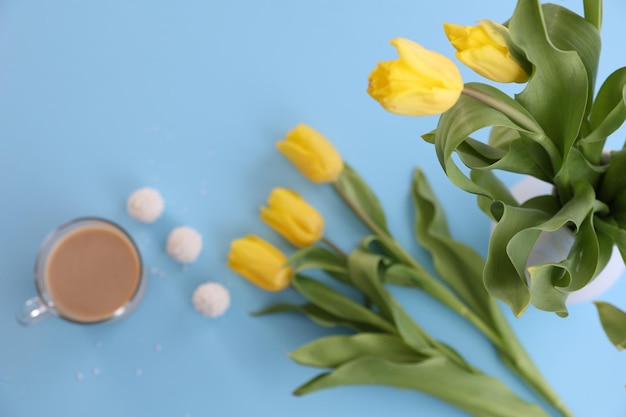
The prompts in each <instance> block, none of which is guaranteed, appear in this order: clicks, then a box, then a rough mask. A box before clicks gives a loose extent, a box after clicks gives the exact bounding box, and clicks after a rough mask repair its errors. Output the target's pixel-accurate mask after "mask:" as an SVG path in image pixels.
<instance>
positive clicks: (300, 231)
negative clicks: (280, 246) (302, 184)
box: [261, 188, 324, 247]
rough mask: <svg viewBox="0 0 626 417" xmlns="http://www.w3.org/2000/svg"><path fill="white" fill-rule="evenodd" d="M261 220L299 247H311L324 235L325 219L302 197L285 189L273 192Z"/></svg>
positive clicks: (262, 208) (276, 189)
mask: <svg viewBox="0 0 626 417" xmlns="http://www.w3.org/2000/svg"><path fill="white" fill-rule="evenodd" d="M267 205H268V207H261V219H262V220H263V221H264V222H265V223H267V224H268V225H269V226H270V227H271V228H272V229H274V230H275V231H277V232H278V233H279V234H281V235H282V236H283V237H284V238H285V239H287V240H288V241H289V242H291V243H293V244H294V245H296V246H298V247H305V246H310V245H312V244H313V243H315V242H317V241H318V240H320V239H321V238H322V236H323V234H324V219H323V218H322V216H321V215H320V214H319V213H318V212H317V210H315V209H314V208H313V207H311V206H310V205H309V204H308V203H307V202H306V201H305V200H304V199H303V198H302V197H300V195H298V194H297V193H295V192H293V191H291V190H287V189H285V188H275V189H274V190H272V192H271V194H270V196H269V198H268V200H267Z"/></svg>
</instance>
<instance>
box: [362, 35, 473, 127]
mask: <svg viewBox="0 0 626 417" xmlns="http://www.w3.org/2000/svg"><path fill="white" fill-rule="evenodd" d="M391 44H392V45H393V46H395V47H396V49H397V50H398V55H399V58H398V59H397V60H395V61H386V62H379V63H378V65H377V66H376V68H374V70H373V71H372V73H371V74H370V76H369V86H368V88H367V93H368V94H369V95H370V96H372V97H373V98H374V99H375V100H377V101H378V102H379V103H380V104H381V106H383V107H384V108H385V109H386V110H388V111H390V112H392V113H396V114H401V115H405V116H429V115H433V114H440V113H443V112H445V111H446V110H448V109H449V108H450V107H452V106H453V105H454V104H455V103H456V102H457V100H458V99H459V96H460V95H461V91H463V79H462V78H461V73H460V72H459V69H458V68H457V67H456V65H454V63H453V62H452V60H450V59H449V58H447V57H445V56H443V55H441V54H439V53H437V52H434V51H430V50H428V49H426V48H424V47H422V46H421V45H419V44H417V43H415V42H413V41H410V40H408V39H403V38H396V39H393V40H392V41H391Z"/></svg>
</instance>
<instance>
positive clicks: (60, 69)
mask: <svg viewBox="0 0 626 417" xmlns="http://www.w3.org/2000/svg"><path fill="white" fill-rule="evenodd" d="M561 4H566V5H568V6H569V7H572V8H573V9H574V10H576V11H579V12H580V10H581V9H582V0H581V1H563V2H561ZM513 7H514V2H513V1H508V2H503V1H499V0H480V1H466V2H461V1H457V0H439V1H435V2H420V1H414V0H412V1H409V0H388V1H385V2H380V1H373V0H364V1H356V0H355V1H346V0H344V1H338V0H317V1H297V2H296V1H287V0H268V1H251V0H250V1H244V0H233V1H223V0H222V1H200V0H186V1H179V2H173V1H165V0H150V1H147V0H131V1H124V2H122V1H103V0H93V1H77V0H59V1H54V2H51V1H42V0H32V1H21V2H20V1H11V0H6V1H2V2H0V202H1V203H0V254H1V255H0V256H1V262H0V417H34V416H39V415H49V416H54V417H57V416H58V417H79V416H80V417H84V416H91V417H104V416H106V417H111V416H154V417H200V416H246V415H272V416H276V417H287V416H301V417H305V416H317V415H332V416H334V415H337V416H339V415H346V416H357V415H358V416H360V417H368V416H379V415H393V416H397V417H400V416H417V415H420V416H442V417H460V416H465V415H466V414H465V413H463V412H461V411H459V410H457V409H455V408H453V407H451V406H449V405H447V404H445V403H442V402H441V401H439V400H436V399H433V398H431V397H428V396H426V395H422V394H420V393H416V392H410V391H401V390H395V389H391V388H387V387H372V386H367V387H345V388H338V389H332V390H327V391H322V392H319V393H314V394H311V395H309V396H305V397H295V396H293V395H292V394H291V392H292V390H293V389H294V388H296V387H297V386H298V385H300V384H301V383H303V382H305V381H306V380H308V379H310V378H312V377H313V376H315V375H316V374H317V373H318V372H319V371H318V370H316V369H313V368H308V367H304V366H301V365H298V364H296V363H294V362H292V361H291V360H290V359H289V357H288V356H287V354H288V353H289V352H291V351H293V350H294V349H295V348H297V347H299V346H301V345H303V344H304V343H306V342H308V341H311V340H314V339H316V338H318V337H320V336H324V335H328V334H332V333H333V331H332V330H329V329H323V328H320V327H318V326H316V325H315V324H313V323H311V322H309V321H308V320H307V319H306V318H304V317H300V316H297V315H289V314H285V315H274V316H267V317H262V318H259V317H252V316H251V315H250V313H251V312H252V311H255V310H258V309H261V308H263V307H266V306H269V305H270V304H272V303H274V302H278V301H292V302H297V301H300V298H299V297H298V296H297V294H296V293H295V292H292V290H286V291H284V292H280V293H267V292H264V291H263V290H261V289H259V288H257V287H255V286H253V285H251V284H250V283H248V282H247V281H245V280H244V279H242V278H240V277H239V276H237V275H236V274H234V273H233V272H231V271H230V270H229V269H228V268H227V267H226V264H225V260H226V256H227V253H228V248H229V244H230V242H231V241H232V240H233V239H235V238H238V237H240V236H243V235H245V234H248V233H257V234H259V235H261V236H263V237H265V238H266V239H268V240H270V241H271V242H273V243H275V244H276V245H277V246H279V247H280V248H281V249H283V250H285V251H286V252H289V251H291V250H292V249H291V248H290V247H289V246H288V245H287V244H286V243H285V242H284V241H282V240H281V239H280V238H279V237H278V236H276V235H275V234H274V233H273V232H272V231H271V230H269V229H268V228H267V227H266V226H265V225H264V224H262V223H261V221H260V220H259V219H258V208H259V206H261V205H262V204H264V202H265V200H266V198H267V195H268V194H269V191H270V190H271V189H272V188H273V187H275V186H284V187H290V188H293V189H295V190H297V191H298V192H299V193H300V194H302V195H303V196H305V197H306V199H307V200H308V201H309V202H310V203H311V204H313V205H314V206H316V207H317V208H318V210H319V211H320V212H322V214H323V215H324V217H325V219H326V223H327V235H328V236H329V237H330V238H332V239H333V240H334V241H335V242H336V243H337V244H338V245H340V246H342V247H343V248H345V249H349V248H350V247H351V246H353V245H354V244H355V243H356V242H357V241H358V240H359V239H360V237H361V236H363V234H364V233H365V232H366V230H365V229H364V227H363V226H362V225H361V224H359V223H358V222H357V221H356V220H355V219H354V218H353V217H352V216H351V215H350V213H349V212H348V210H347V209H346V208H345V207H344V206H343V205H342V203H341V202H340V201H339V200H338V199H337V197H336V196H335V194H333V192H332V189H330V187H328V186H322V185H314V184H312V183H309V182H308V181H307V180H306V179H304V178H303V177H302V176H301V175H300V174H299V173H298V172H297V171H296V170H295V169H294V168H293V166H291V165H290V164H289V163H288V162H287V161H286V160H285V159H284V158H283V157H282V156H281V155H280V154H279V153H278V152H277V151H276V149H275V142H276V141H277V140H279V139H281V138H282V137H283V135H284V134H285V132H287V131H288V130H290V129H291V128H293V127H294V126H295V125H296V124H298V123H301V122H303V123H307V124H310V125H311V126H313V127H315V128H316V129H318V130H320V131H321V132H322V133H323V134H325V135H326V136H327V137H328V138H329V139H330V140H331V141H332V142H333V143H334V145H335V146H336V147H337V149H338V150H339V152H340V153H341V154H342V156H343V157H344V159H345V160H347V161H348V162H349V163H350V164H351V165H352V166H354V167H355V168H356V169H357V170H358V171H359V172H360V173H361V175H362V176H363V177H364V178H365V179H366V180H367V181H368V183H369V184H370V186H371V187H372V188H373V189H374V190H375V192H376V193H377V195H378V196H379V198H380V199H381V201H382V204H383V206H384V208H385V210H386V212H387V215H388V217H389V225H390V229H391V230H392V231H393V232H394V233H395V235H396V236H397V237H398V240H399V241H400V242H401V243H402V244H403V245H405V246H406V247H407V248H408V249H409V250H411V251H413V252H414V253H415V254H416V256H417V258H418V259H419V260H421V261H422V262H424V264H425V265H426V266H427V267H428V268H430V264H429V260H428V258H427V257H426V255H425V254H424V252H423V251H420V249H419V248H418V246H417V245H416V244H415V243H414V241H413V237H412V221H413V216H412V212H411V210H412V209H411V206H410V197H409V185H410V180H411V176H412V172H413V170H414V168H415V167H416V166H420V167H422V168H423V169H424V170H425V172H426V174H427V176H428V178H429V180H430V182H431V184H432V185H433V188H434V189H435V191H436V193H437V196H438V197H439V198H440V199H441V202H442V204H443V206H444V208H445V210H446V213H447V215H448V218H449V222H450V226H451V230H452V233H453V235H454V236H455V237H456V238H458V239H459V240H462V241H464V242H466V243H468V244H470V245H471V246H473V247H474V248H475V249H476V250H478V251H479V252H480V253H483V254H485V253H486V246H487V241H488V237H489V228H490V224H489V220H488V219H487V218H486V217H485V216H484V215H483V214H482V213H481V212H480V211H479V210H478V208H477V207H476V204H475V199H474V197H472V196H471V195H468V194H466V193H464V192H462V191H460V190H458V189H456V188H455V187H453V186H452V185H451V184H450V183H449V181H448V180H447V178H446V177H445V175H444V174H443V173H442V170H441V168H440V166H439V165H438V162H437V161H436V158H435V155H434V151H433V149H432V147H431V145H428V144H426V143H424V142H423V141H422V140H421V139H420V135H421V134H423V133H425V132H428V131H429V130H431V129H432V128H433V127H434V125H435V123H436V118H435V117H426V118H408V117H400V116H395V115H392V114H389V113H387V112H385V111H384V110H383V109H381V108H380V106H379V105H378V104H377V103H376V102H374V101H373V100H372V99H370V98H369V97H368V96H367V94H366V92H365V89H366V84H367V76H368V74H369V72H370V71H371V69H372V68H373V67H374V65H375V64H376V62H377V61H380V60H388V59H393V58H395V56H396V52H395V50H394V49H393V47H392V46H391V45H389V43H388V42H389V40H390V39H392V38H393V37H397V36H401V37H406V38H410V39H413V40H416V41H418V42H420V43H422V44H423V45H424V46H426V47H428V48H430V49H435V50H439V51H441V52H443V53H446V54H447V55H449V56H452V55H453V51H452V48H451V46H450V45H449V44H448V43H447V40H446V39H445V35H444V33H443V30H442V22H443V21H449V22H455V23H461V24H473V23H474V22H475V21H477V20H479V19H482V18H489V19H492V20H499V21H503V20H505V19H506V18H508V17H509V16H510V14H511V12H512V10H513ZM604 11H605V19H604V27H603V36H604V44H603V52H602V57H601V62H600V70H599V79H604V78H605V77H606V76H607V75H608V74H609V73H610V72H612V71H613V70H614V69H616V68H618V67H621V66H624V65H625V64H626V58H625V55H624V53H623V52H624V49H623V39H624V38H626V27H625V26H624V18H626V3H624V2H622V1H621V0H607V1H606V2H605V10H604ZM462 71H463V75H464V77H465V79H466V81H470V80H478V79H479V78H478V76H477V75H475V74H473V73H471V72H470V71H468V70H465V69H463V70H462ZM512 88H513V89H514V88H516V87H514V86H513V87H512ZM623 136H624V135H623V134H621V137H623ZM619 140H622V139H619ZM616 143H617V145H616V146H621V143H619V141H618V142H616ZM505 180H506V181H510V183H511V184H512V183H513V181H514V180H515V179H514V178H509V177H505ZM144 186H151V187H154V188H156V189H158V190H159V191H160V192H161V193H162V195H163V197H164V199H165V204H166V209H165V213H164V215H163V216H162V217H161V218H160V219H159V220H158V221H157V222H156V223H154V224H150V225H146V224H142V223H139V222H137V221H135V220H133V219H132V218H131V217H130V216H129V215H128V214H127V212H126V208H125V203H126V199H127V197H128V196H129V195H130V193H131V192H132V191H134V190H136V189H138V188H140V187H144ZM80 216H101V217H106V218H109V219H111V220H113V221H116V222H118V223H119V224H121V225H122V226H124V227H125V228H127V229H128V231H129V232H130V233H131V234H132V236H133V237H134V238H135V239H136V241H137V242H138V244H139V246H140V248H141V252H142V255H143V258H144V260H145V263H146V267H147V268H148V271H149V284H148V289H147V293H146V296H145V298H144V301H143V303H142V304H141V305H140V307H139V308H138V310H137V311H136V312H135V313H133V314H132V315H131V316H129V317H127V318H126V319H124V320H122V321H119V322H116V323H109V324H104V325H92V326H81V325H77V324H72V323H69V322H66V321H63V320H60V319H56V318H55V319H50V320H48V321H45V322H42V323H40V324H38V325H35V326H31V327H22V326H20V325H18V324H17V322H16V320H15V315H16V312H17V311H18V310H19V308H20V306H21V305H22V303H23V302H24V300H26V299H27V298H29V297H31V296H33V295H34V294H35V285H34V282H33V263H34V258H35V255H36V253H37V250H38V247H39V245H40V243H41V241H42V240H43V239H44V237H45V236H46V235H47V234H48V233H49V232H50V231H51V230H52V229H54V228H55V227H56V226H58V225H59V224H61V223H64V222H65V221H67V220H70V219H72V218H75V217H80ZM182 225H185V226H191V227H193V228H195V229H197V230H198V231H200V233H201V234H202V236H203V239H204V247H203V250H202V253H201V255H200V257H199V258H198V260H197V262H195V263H193V264H190V265H188V266H187V267H182V266H181V265H180V264H178V263H176V262H175V261H173V260H172V259H171V258H170V257H168V256H167V254H166V252H165V240H166V238H167V235H168V233H169V232H170V230H172V229H173V228H174V227H177V226H182ZM206 281H216V282H219V283H221V284H223V285H224V286H225V287H227V288H228V289H229V291H230V293H231V297H232V304H231V308H230V309H229V310H228V311H227V313H226V314H225V315H224V316H222V317H219V318H217V319H210V318H206V317H204V316H202V315H200V314H199V313H197V312H196V311H195V310H194V308H193V306H192V303H191V296H192V294H193V291H194V290H195V288H196V287H197V286H198V285H200V284H202V283H204V282H206ZM625 291H626V282H624V280H623V279H622V280H620V281H619V282H618V283H617V284H616V285H615V286H613V287H612V288H611V289H610V290H609V291H608V292H607V293H605V294H603V295H602V296H600V297H599V299H602V300H605V301H611V302H614V303H616V304H618V305H621V306H624V298H623V294H624V292H625ZM394 293H396V294H397V296H398V298H399V299H400V300H401V302H402V303H403V304H404V305H405V306H406V307H407V309H408V310H409V312H410V313H411V314H412V315H413V316H414V317H415V318H416V319H417V320H418V321H419V322H420V324H421V325H422V326H423V327H424V328H426V329H427V330H428V331H430V332H431V333H432V334H433V335H434V336H436V337H437V338H439V339H441V340H443V341H446V342H448V343H449V344H451V345H453V346H454V347H456V348H457V349H458V350H459V351H460V352H461V353H462V354H463V355H464V356H465V357H466V358H467V359H468V360H469V361H470V362H471V363H472V364H474V365H475V366H477V367H479V368H481V369H483V370H484V371H485V372H487V373H490V374H492V375H495V376H497V377H499V378H501V379H502V380H503V381H505V382H506V383H507V385H509V386H510V387H511V389H513V390H514V391H515V392H516V393H518V394H519V395H520V396H522V397H523V398H525V399H527V400H529V401H539V400H538V399H537V397H536V396H535V395H534V394H532V393H531V392H530V391H529V390H528V389H527V388H525V387H524V385H523V384H521V383H520V382H519V380H517V379H516V378H514V377H513V376H512V375H511V374H510V372H508V371H507V369H506V368H505V367H504V366H503V365H502V364H501V363H499V362H498V361H497V359H496V358H495V356H494V352H493V350H492V348H491V347H490V345H489V344H488V343H487V342H486V340H485V339H484V338H483V337H481V335H480V334H478V333H477V332H476V331H474V330H473V329H472V328H470V327H469V326H468V325H467V324H466V323H465V322H464V321H463V320H461V319H459V318H457V317H456V316H454V315H453V314H452V313H450V312H448V311H447V310H445V309H444V308H443V307H441V306H439V305H437V304H436V303H435V302H434V301H432V300H430V299H429V298H427V297H425V296H422V295H420V294H418V293H416V292H413V291H410V290H406V291H405V290H399V291H396V290H394ZM570 313H571V314H570V316H569V317H568V318H566V319H561V318H558V317H556V316H555V315H552V314H549V313H544V312H539V311H537V310H535V309H532V308H531V309H530V310H529V311H528V312H527V313H526V314H525V315H524V316H522V317H521V318H519V319H515V318H513V317H512V316H511V315H510V314H507V316H508V317H509V319H510V321H511V323H512V325H513V327H514V328H515V330H516V331H517V333H518V335H519V337H520V338H521V340H522V341H523V343H524V345H525V346H526V348H527V349H528V351H529V352H530V354H531V356H532V357H533V359H534V360H535V361H536V363H537V365H538V367H539V368H540V369H541V370H542V371H543V373H544V375H545V377H546V378H547V380H548V381H549V382H550V383H551V384H552V385H553V387H554V389H555V390H556V391H557V392H558V393H559V394H560V395H561V396H562V397H563V399H564V400H565V402H566V403H567V404H568V405H569V406H570V408H571V409H572V410H573V411H574V412H575V413H576V415H577V416H581V417H595V416H603V417H618V416H620V417H621V416H624V415H626V392H625V389H624V384H625V383H626V356H624V355H626V353H619V352H618V351H617V350H616V349H615V348H614V347H613V346H612V345H611V344H610V343H609V342H608V340H607V339H606V337H605V336H604V333H603V332H602V329H601V327H600V324H599V321H598V318H597V316H596V313H595V309H594V307H593V305H592V304H591V303H589V302H587V303H582V304H576V305H573V306H571V309H570ZM383 413H384V414H383ZM551 415H552V414H551ZM553 415H555V416H556V414H553Z"/></svg>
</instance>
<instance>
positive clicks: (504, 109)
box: [462, 86, 543, 133]
mask: <svg viewBox="0 0 626 417" xmlns="http://www.w3.org/2000/svg"><path fill="white" fill-rule="evenodd" d="M462 93H463V94H465V95H466V96H468V97H472V98H473V99H476V100H478V101H480V102H482V103H484V104H486V105H488V106H489V107H491V108H494V109H496V110H498V111H499V112H501V113H502V114H504V115H505V116H507V117H508V118H509V119H511V120H512V121H513V122H515V123H517V124H518V125H519V126H520V127H522V128H524V129H526V130H528V131H529V132H535V133H541V132H543V129H542V128H541V126H539V125H538V124H537V122H536V121H535V120H533V119H532V118H531V117H528V115H526V114H524V113H522V112H520V111H519V110H518V109H516V108H514V107H512V106H510V105H508V104H507V103H505V102H504V101H502V100H498V99H497V98H496V97H494V96H492V95H490V94H487V93H485V92H484V91H481V90H479V89H477V88H473V87H468V86H465V87H464V88H463V91H462Z"/></svg>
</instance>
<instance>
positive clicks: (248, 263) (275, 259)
mask: <svg viewBox="0 0 626 417" xmlns="http://www.w3.org/2000/svg"><path fill="white" fill-rule="evenodd" d="M228 267H229V268H230V269H232V270H233V271H235V272H236V273H238V274H239V275H241V276H242V277H244V278H246V279H247V280H248V281H250V282H252V283H253V284H255V285H257V286H259V287H261V288H263V289H265V290H267V291H280V290H282V289H285V288H286V287H287V286H288V285H289V281H290V280H291V274H292V271H291V268H290V267H289V266H287V257H286V256H285V255H284V254H283V253H282V252H281V251H280V250H278V249H277V248H276V247H274V246H273V245H272V244H271V243H269V242H267V241H265V240H263V239H261V238H260V237H258V236H255V235H248V236H245V237H243V238H240V239H236V240H234V241H233V242H232V243H231V245H230V252H229V253H228Z"/></svg>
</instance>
